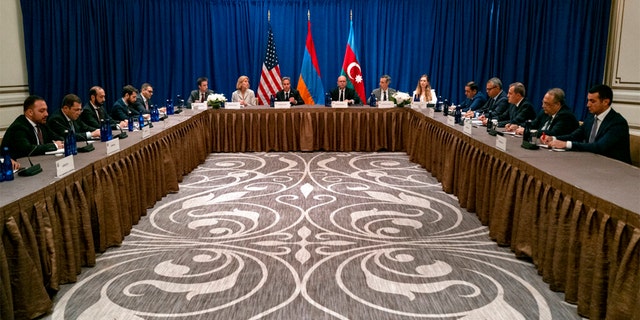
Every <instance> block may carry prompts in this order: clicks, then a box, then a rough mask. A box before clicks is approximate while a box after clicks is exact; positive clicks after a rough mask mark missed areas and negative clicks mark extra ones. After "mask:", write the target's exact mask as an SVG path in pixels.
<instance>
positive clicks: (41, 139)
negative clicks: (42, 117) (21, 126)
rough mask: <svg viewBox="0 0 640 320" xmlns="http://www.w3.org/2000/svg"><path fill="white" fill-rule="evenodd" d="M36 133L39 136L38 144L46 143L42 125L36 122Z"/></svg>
mask: <svg viewBox="0 0 640 320" xmlns="http://www.w3.org/2000/svg"><path fill="white" fill-rule="evenodd" d="M36 135H37V136H38V144H39V145H40V144H43V143H44V137H43V136H42V130H40V125H38V124H36Z"/></svg>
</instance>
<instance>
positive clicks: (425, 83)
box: [413, 74, 438, 104]
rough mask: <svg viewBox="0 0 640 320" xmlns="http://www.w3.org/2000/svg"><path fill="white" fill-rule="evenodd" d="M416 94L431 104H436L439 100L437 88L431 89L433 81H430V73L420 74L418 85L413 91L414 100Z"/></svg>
mask: <svg viewBox="0 0 640 320" xmlns="http://www.w3.org/2000/svg"><path fill="white" fill-rule="evenodd" d="M416 96H417V97H418V98H419V100H420V101H421V102H427V103H429V104H436V102H438V98H437V96H436V90H434V89H431V81H429V76H428V75H426V74H423V75H422V76H420V80H418V85H417V86H416V91H414V92H413V99H414V100H416Z"/></svg>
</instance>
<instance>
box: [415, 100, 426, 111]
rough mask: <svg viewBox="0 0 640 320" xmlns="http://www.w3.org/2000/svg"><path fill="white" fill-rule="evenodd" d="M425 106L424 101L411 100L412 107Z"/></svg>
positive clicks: (422, 107) (420, 107) (419, 107)
mask: <svg viewBox="0 0 640 320" xmlns="http://www.w3.org/2000/svg"><path fill="white" fill-rule="evenodd" d="M426 107H427V103H426V102H421V101H413V102H411V108H413V109H424V108H426Z"/></svg>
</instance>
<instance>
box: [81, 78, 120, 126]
mask: <svg viewBox="0 0 640 320" xmlns="http://www.w3.org/2000/svg"><path fill="white" fill-rule="evenodd" d="M105 98H106V94H105V93H104V89H102V88H101V87H98V86H94V87H91V89H89V102H88V103H87V104H85V105H84V108H82V113H81V114H80V120H81V121H82V122H84V123H85V124H86V125H87V126H89V127H92V128H98V129H100V124H101V122H102V120H107V119H108V120H109V122H110V123H111V129H114V130H116V129H119V128H125V127H127V120H124V121H120V123H117V122H116V121H114V120H113V118H111V116H110V115H109V113H108V112H107V111H106V110H105V109H104V101H105Z"/></svg>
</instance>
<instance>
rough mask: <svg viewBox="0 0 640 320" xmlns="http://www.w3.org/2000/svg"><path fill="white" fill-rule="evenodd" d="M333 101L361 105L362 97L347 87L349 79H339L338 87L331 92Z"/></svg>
mask: <svg viewBox="0 0 640 320" xmlns="http://www.w3.org/2000/svg"><path fill="white" fill-rule="evenodd" d="M331 101H346V102H347V104H349V105H360V104H362V102H361V101H360V97H358V94H357V93H356V90H354V89H351V88H349V87H347V77H345V76H339V77H338V87H336V88H335V89H333V90H331Z"/></svg>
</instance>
